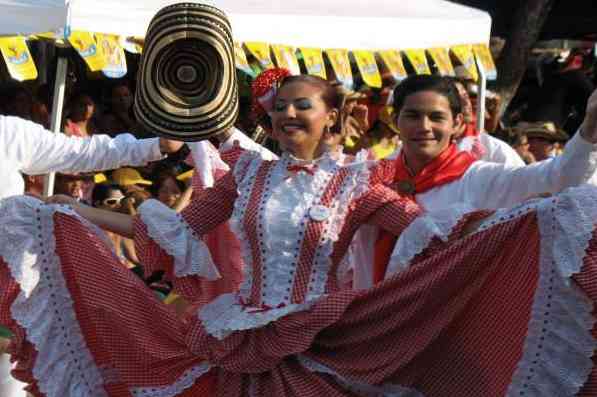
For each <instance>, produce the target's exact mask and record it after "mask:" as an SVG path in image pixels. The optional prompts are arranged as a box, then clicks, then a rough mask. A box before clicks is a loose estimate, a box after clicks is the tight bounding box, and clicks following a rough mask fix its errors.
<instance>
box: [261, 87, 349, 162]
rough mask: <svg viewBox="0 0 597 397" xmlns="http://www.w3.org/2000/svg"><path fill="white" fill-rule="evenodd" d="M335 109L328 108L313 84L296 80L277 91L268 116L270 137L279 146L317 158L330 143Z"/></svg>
mask: <svg viewBox="0 0 597 397" xmlns="http://www.w3.org/2000/svg"><path fill="white" fill-rule="evenodd" d="M337 117H338V111H337V110H336V109H330V108H329V107H328V105H327V104H326V103H325V101H324V99H323V98H322V89H321V88H320V87H318V86H317V85H315V84H311V83H308V82H302V81H295V82H290V83H287V84H284V85H283V86H282V87H281V88H280V89H279V91H278V93H277V95H276V99H275V102H274V108H273V112H272V115H271V118H272V126H273V134H272V135H273V138H274V139H276V140H277V141H278V142H279V144H280V146H281V148H282V149H283V150H285V151H288V152H290V153H291V154H293V155H295V156H296V157H299V158H304V159H307V160H309V159H312V158H317V157H319V156H320V155H321V154H323V152H324V151H325V150H327V148H328V147H329V146H331V145H333V133H329V132H327V131H328V130H329V129H331V128H332V127H333V126H334V125H335V123H336V120H337Z"/></svg>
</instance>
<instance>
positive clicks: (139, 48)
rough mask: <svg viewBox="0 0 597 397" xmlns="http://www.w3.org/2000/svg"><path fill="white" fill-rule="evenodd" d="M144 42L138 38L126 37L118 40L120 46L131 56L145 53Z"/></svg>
mask: <svg viewBox="0 0 597 397" xmlns="http://www.w3.org/2000/svg"><path fill="white" fill-rule="evenodd" d="M143 41H144V39H142V38H137V37H124V36H120V37H119V38H118V42H119V43H120V46H121V47H122V48H124V49H125V51H128V52H130V53H131V54H142V53H143V44H142V43H143Z"/></svg>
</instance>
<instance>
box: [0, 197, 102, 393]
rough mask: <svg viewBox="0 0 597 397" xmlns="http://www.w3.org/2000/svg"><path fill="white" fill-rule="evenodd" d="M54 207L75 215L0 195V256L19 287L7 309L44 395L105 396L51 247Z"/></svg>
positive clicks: (30, 199) (52, 241)
mask: <svg viewBox="0 0 597 397" xmlns="http://www.w3.org/2000/svg"><path fill="white" fill-rule="evenodd" d="M56 212H63V213H66V214H68V215H71V216H76V215H75V214H74V212H72V211H71V210H69V209H67V208H65V207H58V206H48V205H44V204H43V203H42V202H40V201H38V200H36V199H33V198H31V197H11V198H7V199H3V200H0V219H2V222H1V223H0V250H1V251H0V256H2V258H3V259H4V261H5V262H6V264H7V265H8V267H9V270H10V272H11V275H12V277H13V279H14V280H15V281H16V282H17V283H18V284H19V286H20V288H21V291H20V293H19V295H18V297H17V298H16V300H15V301H14V303H13V304H12V306H11V314H12V316H13V318H14V319H15V321H16V322H17V323H18V324H19V325H20V326H21V327H23V328H24V329H25V331H26V334H27V339H28V341H30V342H31V343H32V344H33V346H34V347H35V349H36V351H37V358H36V361H35V364H34V366H33V376H34V378H35V379H36V381H37V384H38V387H39V389H40V391H41V392H42V393H43V394H44V395H46V396H48V397H64V396H94V397H107V393H106V391H105V389H104V380H103V379H102V374H101V371H100V369H99V368H98V367H97V366H96V364H95V362H94V360H93V357H92V355H91V352H90V351H89V349H88V348H87V346H86V344H85V340H84V337H83V333H82V331H81V329H80V326H79V324H78V322H77V320H76V315H75V311H74V307H73V305H74V304H73V301H72V298H71V296H70V293H69V291H68V289H67V286H66V281H65V279H64V277H63V276H62V271H61V267H60V262H59V258H58V256H57V255H56V252H55V249H56V241H55V238H54V214H55V213H56Z"/></svg>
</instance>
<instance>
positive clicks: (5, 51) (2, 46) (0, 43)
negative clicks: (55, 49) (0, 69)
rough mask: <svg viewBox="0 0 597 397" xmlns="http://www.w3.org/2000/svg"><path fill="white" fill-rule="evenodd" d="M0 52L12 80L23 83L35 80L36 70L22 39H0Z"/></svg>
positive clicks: (25, 43)
mask: <svg viewBox="0 0 597 397" xmlns="http://www.w3.org/2000/svg"><path fill="white" fill-rule="evenodd" d="M0 51H2V57H3V58H4V61H5V62H6V67H7V69H8V73H10V76H11V77H12V78H13V79H15V80H17V81H25V80H35V79H36V78H37V68H36V67H35V62H33V57H32V56H31V53H30V52H29V47H27V42H26V41H25V38H24V37H2V38H0Z"/></svg>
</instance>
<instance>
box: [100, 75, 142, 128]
mask: <svg viewBox="0 0 597 397" xmlns="http://www.w3.org/2000/svg"><path fill="white" fill-rule="evenodd" d="M133 100H134V94H133V92H132V91H131V89H130V87H129V85H128V83H125V82H124V83H120V84H117V85H115V86H114V87H112V91H111V95H110V110H111V111H110V113H108V114H106V115H105V116H104V117H103V130H104V131H106V133H108V134H110V135H115V134H119V133H122V132H135V130H136V128H137V121H136V120H135V115H134V113H133Z"/></svg>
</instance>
